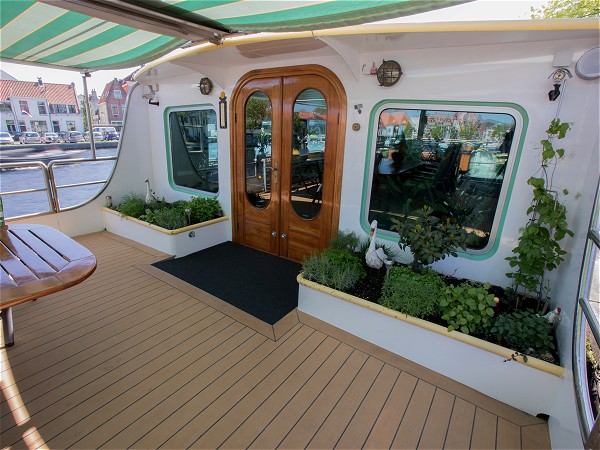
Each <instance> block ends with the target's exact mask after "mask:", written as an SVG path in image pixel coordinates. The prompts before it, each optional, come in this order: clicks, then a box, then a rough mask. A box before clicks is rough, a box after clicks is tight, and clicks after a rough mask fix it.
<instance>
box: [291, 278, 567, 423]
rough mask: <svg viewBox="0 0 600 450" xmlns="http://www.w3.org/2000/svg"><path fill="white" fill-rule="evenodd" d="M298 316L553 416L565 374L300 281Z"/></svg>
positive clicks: (513, 403)
mask: <svg viewBox="0 0 600 450" xmlns="http://www.w3.org/2000/svg"><path fill="white" fill-rule="evenodd" d="M298 282H299V283H300V286H299V292H298V310H300V311H302V312H304V313H306V314H309V315H311V316H313V317H316V318H317V319H320V320H322V321H324V322H327V323H329V324H331V325H333V326H335V327H337V328H340V329H342V330H344V331H347V332H348V333H351V334H353V335H355V336H358V337H360V338H362V339H364V340H366V341H368V342H371V343H373V344H375V345H378V346H379V347H382V348H384V349H386V350H389V351H391V352H393V353H396V354H397V355H400V356H402V357H404V358H406V359H409V360H411V361H413V362H415V363H417V364H420V365H422V366H425V367H427V368H429V369H431V370H434V371H435V372H438V373H440V374H442V375H445V376H447V377H449V378H452V379H454V380H456V381H458V382H460V383H462V384H465V385H467V386H469V387H471V388H473V389H475V390H477V391H479V392H482V393H484V394H487V395H489V396H490V397H493V398H495V399H497V400H499V401H501V402H503V403H506V404H509V405H511V406H514V407H515V408H518V409H520V410H522V411H525V412H527V413H530V414H532V415H537V414H539V413H544V414H549V412H550V411H551V409H552V405H553V403H554V402H555V401H556V393H558V392H559V390H560V389H559V387H560V384H561V383H562V382H563V377H564V368H562V367H560V366H556V365H554V364H550V363H547V362H545V361H542V360H539V359H536V358H531V357H528V362H527V363H524V362H523V361H522V358H520V357H519V358H517V359H518V361H508V362H504V360H506V359H508V358H510V357H511V355H512V354H513V353H515V352H514V351H513V350H510V349H508V348H505V347H501V346H499V345H495V344H491V343H489V342H486V341H483V340H481V339H478V338H474V337H472V336H468V335H465V334H463V333H460V332H457V331H452V332H448V330H447V329H446V328H445V327H442V326H439V325H437V324H434V323H431V322H427V321H425V320H421V319H417V318H415V317H411V316H407V315H406V314H402V313H400V312H397V311H393V310H390V309H388V308H384V307H382V306H381V305H378V304H375V303H372V302H369V301H366V300H363V299H360V298H357V297H354V296H351V295H348V294H345V293H343V292H339V291H336V290H334V289H331V288H327V287H325V286H322V285H319V284H317V283H313V282H311V281H308V280H305V279H304V278H302V275H299V276H298Z"/></svg>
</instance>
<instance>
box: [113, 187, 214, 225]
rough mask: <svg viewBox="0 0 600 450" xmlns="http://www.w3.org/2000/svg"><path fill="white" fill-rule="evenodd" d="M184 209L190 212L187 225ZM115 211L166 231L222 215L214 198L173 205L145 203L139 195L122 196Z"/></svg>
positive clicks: (161, 201) (177, 202)
mask: <svg viewBox="0 0 600 450" xmlns="http://www.w3.org/2000/svg"><path fill="white" fill-rule="evenodd" d="M186 209H189V210H190V217H189V219H190V222H189V224H188V215H187V213H186V211H185V210H186ZM117 211H119V212H120V213H121V214H122V215H124V216H130V217H135V218H136V219H140V220H144V221H146V222H148V223H151V224H153V225H157V226H159V227H161V228H166V229H167V230H174V229H177V228H183V227H185V226H187V225H193V224H196V223H201V222H206V221H207V220H211V219H214V218H216V217H220V216H221V215H222V211H221V204H220V203H219V201H218V200H217V199H216V198H203V197H195V198H192V200H190V201H186V200H178V201H175V202H173V203H168V202H166V201H165V200H164V199H163V200H154V201H152V202H151V203H145V200H144V198H143V197H142V196H141V195H139V194H133V193H132V194H127V195H125V196H123V200H122V201H121V203H120V204H119V205H118V206H117Z"/></svg>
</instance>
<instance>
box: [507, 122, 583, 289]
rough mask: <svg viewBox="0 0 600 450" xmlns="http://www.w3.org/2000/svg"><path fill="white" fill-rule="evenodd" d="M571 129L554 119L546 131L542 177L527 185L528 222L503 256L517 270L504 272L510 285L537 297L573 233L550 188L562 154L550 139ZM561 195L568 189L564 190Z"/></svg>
mask: <svg viewBox="0 0 600 450" xmlns="http://www.w3.org/2000/svg"><path fill="white" fill-rule="evenodd" d="M569 129H570V126H569V124H568V123H561V122H560V119H558V118H557V119H554V120H553V121H552V123H551V124H550V127H549V128H548V129H547V130H546V132H547V133H548V138H547V139H543V140H541V141H540V143H541V144H542V148H543V150H542V162H541V167H540V171H541V176H540V177H535V176H533V177H531V178H529V180H528V181H527V184H529V185H530V186H533V200H532V202H531V205H530V206H529V208H528V209H527V214H528V215H529V216H530V217H529V222H528V223H527V225H526V226H525V228H524V229H523V231H522V233H521V236H520V237H519V240H518V243H517V246H516V247H515V248H514V249H513V253H514V255H513V256H510V257H508V258H506V259H507V260H508V262H509V264H510V267H516V268H517V271H516V272H512V273H507V274H506V276H507V277H509V278H512V279H513V288H514V289H515V290H517V291H518V290H520V291H521V292H522V293H524V294H530V293H531V294H534V295H535V296H536V297H537V298H543V297H544V296H545V295H547V289H546V290H545V289H544V277H545V274H546V272H547V271H551V270H553V269H556V268H557V267H558V265H559V264H560V263H561V262H562V261H563V259H564V258H563V256H564V255H565V254H566V251H565V250H563V249H562V248H561V246H560V241H561V240H563V239H564V238H565V236H567V235H568V236H573V232H572V231H571V230H569V228H568V224H567V208H566V207H565V206H564V205H563V204H562V203H561V202H560V201H559V195H558V192H557V191H555V190H554V187H553V182H552V179H553V175H554V171H555V170H556V165H557V164H558V162H559V161H560V160H561V159H562V158H563V157H564V155H565V151H564V149H562V148H559V149H555V148H554V146H553V144H552V140H553V139H554V138H555V137H556V138H558V139H563V138H564V137H565V135H566V133H567V131H568V130H569ZM563 194H564V195H567V194H568V192H567V191H566V190H563Z"/></svg>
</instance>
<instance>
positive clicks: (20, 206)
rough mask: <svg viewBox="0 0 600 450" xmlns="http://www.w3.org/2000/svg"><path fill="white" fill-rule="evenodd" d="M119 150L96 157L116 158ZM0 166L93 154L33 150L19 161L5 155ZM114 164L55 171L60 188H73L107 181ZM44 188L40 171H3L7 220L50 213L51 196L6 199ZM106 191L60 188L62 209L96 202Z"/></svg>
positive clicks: (34, 194)
mask: <svg viewBox="0 0 600 450" xmlns="http://www.w3.org/2000/svg"><path fill="white" fill-rule="evenodd" d="M116 152H117V149H116V148H109V149H96V156H98V157H100V156H115V155H116ZM0 156H2V157H1V158H0V162H2V163H7V162H15V161H36V160H41V161H43V162H46V163H47V162H48V161H49V159H51V158H56V159H58V160H60V161H66V160H67V159H75V158H77V159H82V158H84V159H85V158H87V159H89V158H91V150H89V149H78V150H67V151H65V150H62V149H58V148H55V149H45V150H43V151H36V150H31V151H28V152H25V153H22V154H21V155H20V156H19V157H14V158H13V157H6V154H5V152H4V151H3V152H2V153H1V154H0ZM114 164H115V161H97V162H86V163H74V164H70V165H66V166H62V165H57V166H55V167H54V178H55V182H56V185H57V186H63V185H70V184H74V183H83V182H90V181H104V180H106V179H107V178H108V177H109V176H110V174H111V172H112V169H113V167H114ZM44 187H45V182H44V175H43V171H42V169H41V168H19V169H3V170H1V171H0V194H2V202H3V205H4V217H5V218H7V219H9V218H12V217H19V216H24V215H29V214H35V213H40V212H48V211H50V210H51V206H50V204H49V202H48V195H47V193H46V192H45V191H44V192H31V193H26V194H18V195H5V193H6V192H12V191H19V190H26V189H43V188H44ZM103 188H104V182H102V183H99V184H93V185H90V186H76V187H65V188H60V187H59V188H58V201H59V204H60V207H61V209H63V208H67V207H69V206H75V205H79V204H81V203H85V202H86V201H88V200H90V199H92V198H94V197H95V196H96V195H97V194H98V193H99V192H100V191H101V190H102V189H103Z"/></svg>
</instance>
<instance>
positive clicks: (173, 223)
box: [145, 206, 187, 230]
mask: <svg viewBox="0 0 600 450" xmlns="http://www.w3.org/2000/svg"><path fill="white" fill-rule="evenodd" d="M145 220H146V222H148V223H151V224H153V225H156V226H158V227H161V228H165V229H167V230H176V229H177V228H183V227H185V226H187V216H186V214H185V211H184V210H183V209H182V208H181V207H173V206H163V207H162V208H158V209H154V210H152V209H148V210H147V211H146V217H145Z"/></svg>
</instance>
